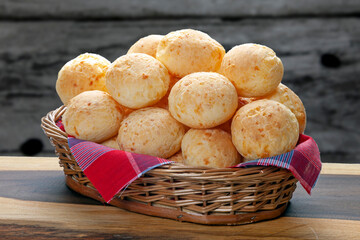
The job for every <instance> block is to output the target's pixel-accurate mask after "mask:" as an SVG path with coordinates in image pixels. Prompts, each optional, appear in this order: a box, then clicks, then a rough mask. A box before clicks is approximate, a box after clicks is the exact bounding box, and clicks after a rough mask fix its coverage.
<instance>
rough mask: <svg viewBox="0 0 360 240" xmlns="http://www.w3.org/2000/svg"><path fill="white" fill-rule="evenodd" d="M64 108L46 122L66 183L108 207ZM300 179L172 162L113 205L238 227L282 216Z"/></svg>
mask: <svg viewBox="0 0 360 240" xmlns="http://www.w3.org/2000/svg"><path fill="white" fill-rule="evenodd" d="M65 110H66V107H65V106H61V107H59V108H57V109H56V110H53V111H50V112H49V113H48V114H47V115H46V116H45V117H43V118H42V119H41V127H42V129H43V131H44V133H45V135H47V136H48V137H49V140H50V142H51V143H52V145H53V146H54V147H55V153H56V154H57V155H58V157H59V160H60V161H59V164H60V166H62V167H63V170H64V174H65V176H66V184H67V185H68V187H69V188H71V189H72V190H74V191H76V192H78V193H80V194H82V195H84V196H87V197H90V198H93V199H95V200H98V201H101V202H104V200H103V199H102V197H101V196H100V194H99V192H98V191H97V190H96V188H95V187H94V186H93V185H92V183H91V182H90V180H89V179H88V178H87V177H86V176H85V174H84V173H83V172H82V170H81V169H80V167H79V165H78V164H77V162H76V160H75V158H74V156H73V155H72V154H71V151H70V148H69V145H68V139H67V136H68V135H67V134H66V133H65V132H63V131H62V130H61V129H60V128H59V127H58V126H57V125H56V121H57V120H58V119H59V118H60V117H61V116H62V114H63V113H64V112H65ZM296 182H297V179H296V178H294V176H293V175H292V173H291V172H290V171H289V170H287V169H283V168H277V167H273V166H254V167H248V168H204V167H192V166H185V165H183V164H180V163H171V164H165V165H162V166H159V167H157V168H154V169H152V170H150V171H148V172H146V173H145V174H143V175H142V176H141V177H140V178H138V179H136V180H135V181H134V182H132V183H131V184H130V185H129V186H128V187H127V189H126V190H124V191H123V192H122V193H118V194H116V195H115V196H114V198H113V199H112V200H111V202H110V204H111V205H114V206H117V207H120V208H123V209H126V210H129V211H134V212H138V213H142V214H147V215H151V216H158V217H165V218H170V219H174V220H178V221H188V222H193V223H200V224H207V225H213V224H216V225H238V224H246V223H252V222H257V221H262V220H266V219H272V218H275V217H278V216H279V215H281V214H282V213H283V212H284V211H285V209H286V206H287V204H288V202H289V200H290V199H291V197H292V193H293V192H294V191H295V189H296Z"/></svg>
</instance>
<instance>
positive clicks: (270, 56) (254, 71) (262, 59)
mask: <svg viewBox="0 0 360 240" xmlns="http://www.w3.org/2000/svg"><path fill="white" fill-rule="evenodd" d="M219 73H221V74H223V75H224V76H225V77H227V78H228V79H229V80H230V81H231V82H232V83H233V84H234V86H235V87H236V90H237V92H238V94H239V96H241V97H260V96H264V95H266V94H269V93H270V92H272V91H274V90H275V89H276V87H277V86H278V85H279V83H280V82H281V80H282V77H283V73H284V67H283V65H282V62H281V60H280V58H278V57H277V56H276V54H275V52H274V51H273V50H272V49H270V48H268V47H266V46H262V45H259V44H253V43H247V44H242V45H238V46H235V47H233V48H232V49H231V50H230V51H229V52H227V53H226V54H225V56H224V58H223V61H222V63H221V67H220V69H219Z"/></svg>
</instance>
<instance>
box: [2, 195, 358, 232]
mask: <svg viewBox="0 0 360 240" xmlns="http://www.w3.org/2000/svg"><path fill="white" fill-rule="evenodd" d="M0 206H1V208H2V211H1V214H0V224H1V225H0V227H2V228H4V227H6V225H10V226H12V227H15V228H16V227H18V228H20V227H23V228H25V229H26V228H28V229H29V228H30V227H33V228H35V229H36V230H38V231H39V232H41V231H43V232H46V231H47V232H50V233H49V234H51V232H55V234H56V233H57V232H58V231H62V232H64V233H66V232H68V231H70V233H71V232H74V233H75V234H76V233H77V234H81V233H85V234H94V235H95V236H100V235H96V233H105V235H104V236H107V235H108V234H116V235H119V236H120V237H121V236H128V237H130V236H131V237H134V238H144V237H150V239H151V238H154V239H155V238H156V239H163V238H166V239H199V238H205V237H206V238H207V239H224V238H226V239H259V238H261V239H279V238H281V239H296V238H300V239H319V238H320V239H344V238H345V239H356V237H358V236H359V233H360V232H359V231H360V221H351V220H335V219H310V218H292V217H281V218H278V219H275V220H271V221H266V222H260V223H256V224H249V225H243V226H216V227H215V226H203V225H197V224H191V223H179V222H176V221H172V220H167V219H162V218H154V217H149V216H144V215H140V214H135V213H130V212H127V211H124V210H121V209H118V208H115V207H110V206H95V205H94V206H89V205H79V204H62V203H48V202H37V201H22V200H16V199H8V198H2V197H1V198H0ZM94 216H96V217H94ZM30 229H31V228H30ZM260 229H261V231H260ZM7 234H8V235H9V234H14V235H18V234H19V233H18V232H14V231H9V232H8V233H7ZM23 234H25V235H26V234H29V232H28V231H26V232H25V233H23ZM57 234H58V233H57ZM75 234H74V235H75ZM123 234H124V235H123ZM55 236H56V235H55ZM75 236H76V235H75ZM80 236H81V235H80ZM85 236H86V235H85Z"/></svg>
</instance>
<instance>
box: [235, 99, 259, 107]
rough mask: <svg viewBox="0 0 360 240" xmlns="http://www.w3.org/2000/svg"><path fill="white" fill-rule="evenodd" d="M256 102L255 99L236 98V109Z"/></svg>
mask: <svg viewBox="0 0 360 240" xmlns="http://www.w3.org/2000/svg"><path fill="white" fill-rule="evenodd" d="M255 100H257V99H256V98H246V97H239V98H238V109H239V108H241V107H243V106H245V105H246V104H249V103H251V102H253V101H255Z"/></svg>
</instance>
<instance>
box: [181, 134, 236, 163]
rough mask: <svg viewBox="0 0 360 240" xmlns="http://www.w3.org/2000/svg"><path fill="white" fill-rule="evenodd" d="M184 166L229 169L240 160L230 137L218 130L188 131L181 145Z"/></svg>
mask: <svg viewBox="0 0 360 240" xmlns="http://www.w3.org/2000/svg"><path fill="white" fill-rule="evenodd" d="M181 150H182V155H183V159H184V164H185V165H190V166H196V167H200V166H205V167H212V168H224V167H231V166H234V165H236V164H238V163H239V162H240V160H241V157H240V155H239V153H238V152H237V151H236V148H235V147H234V145H233V143H232V141H231V135H230V134H229V133H227V132H225V131H223V130H220V129H190V130H189V131H188V132H187V133H186V134H185V136H184V138H183V140H182V143H181Z"/></svg>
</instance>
